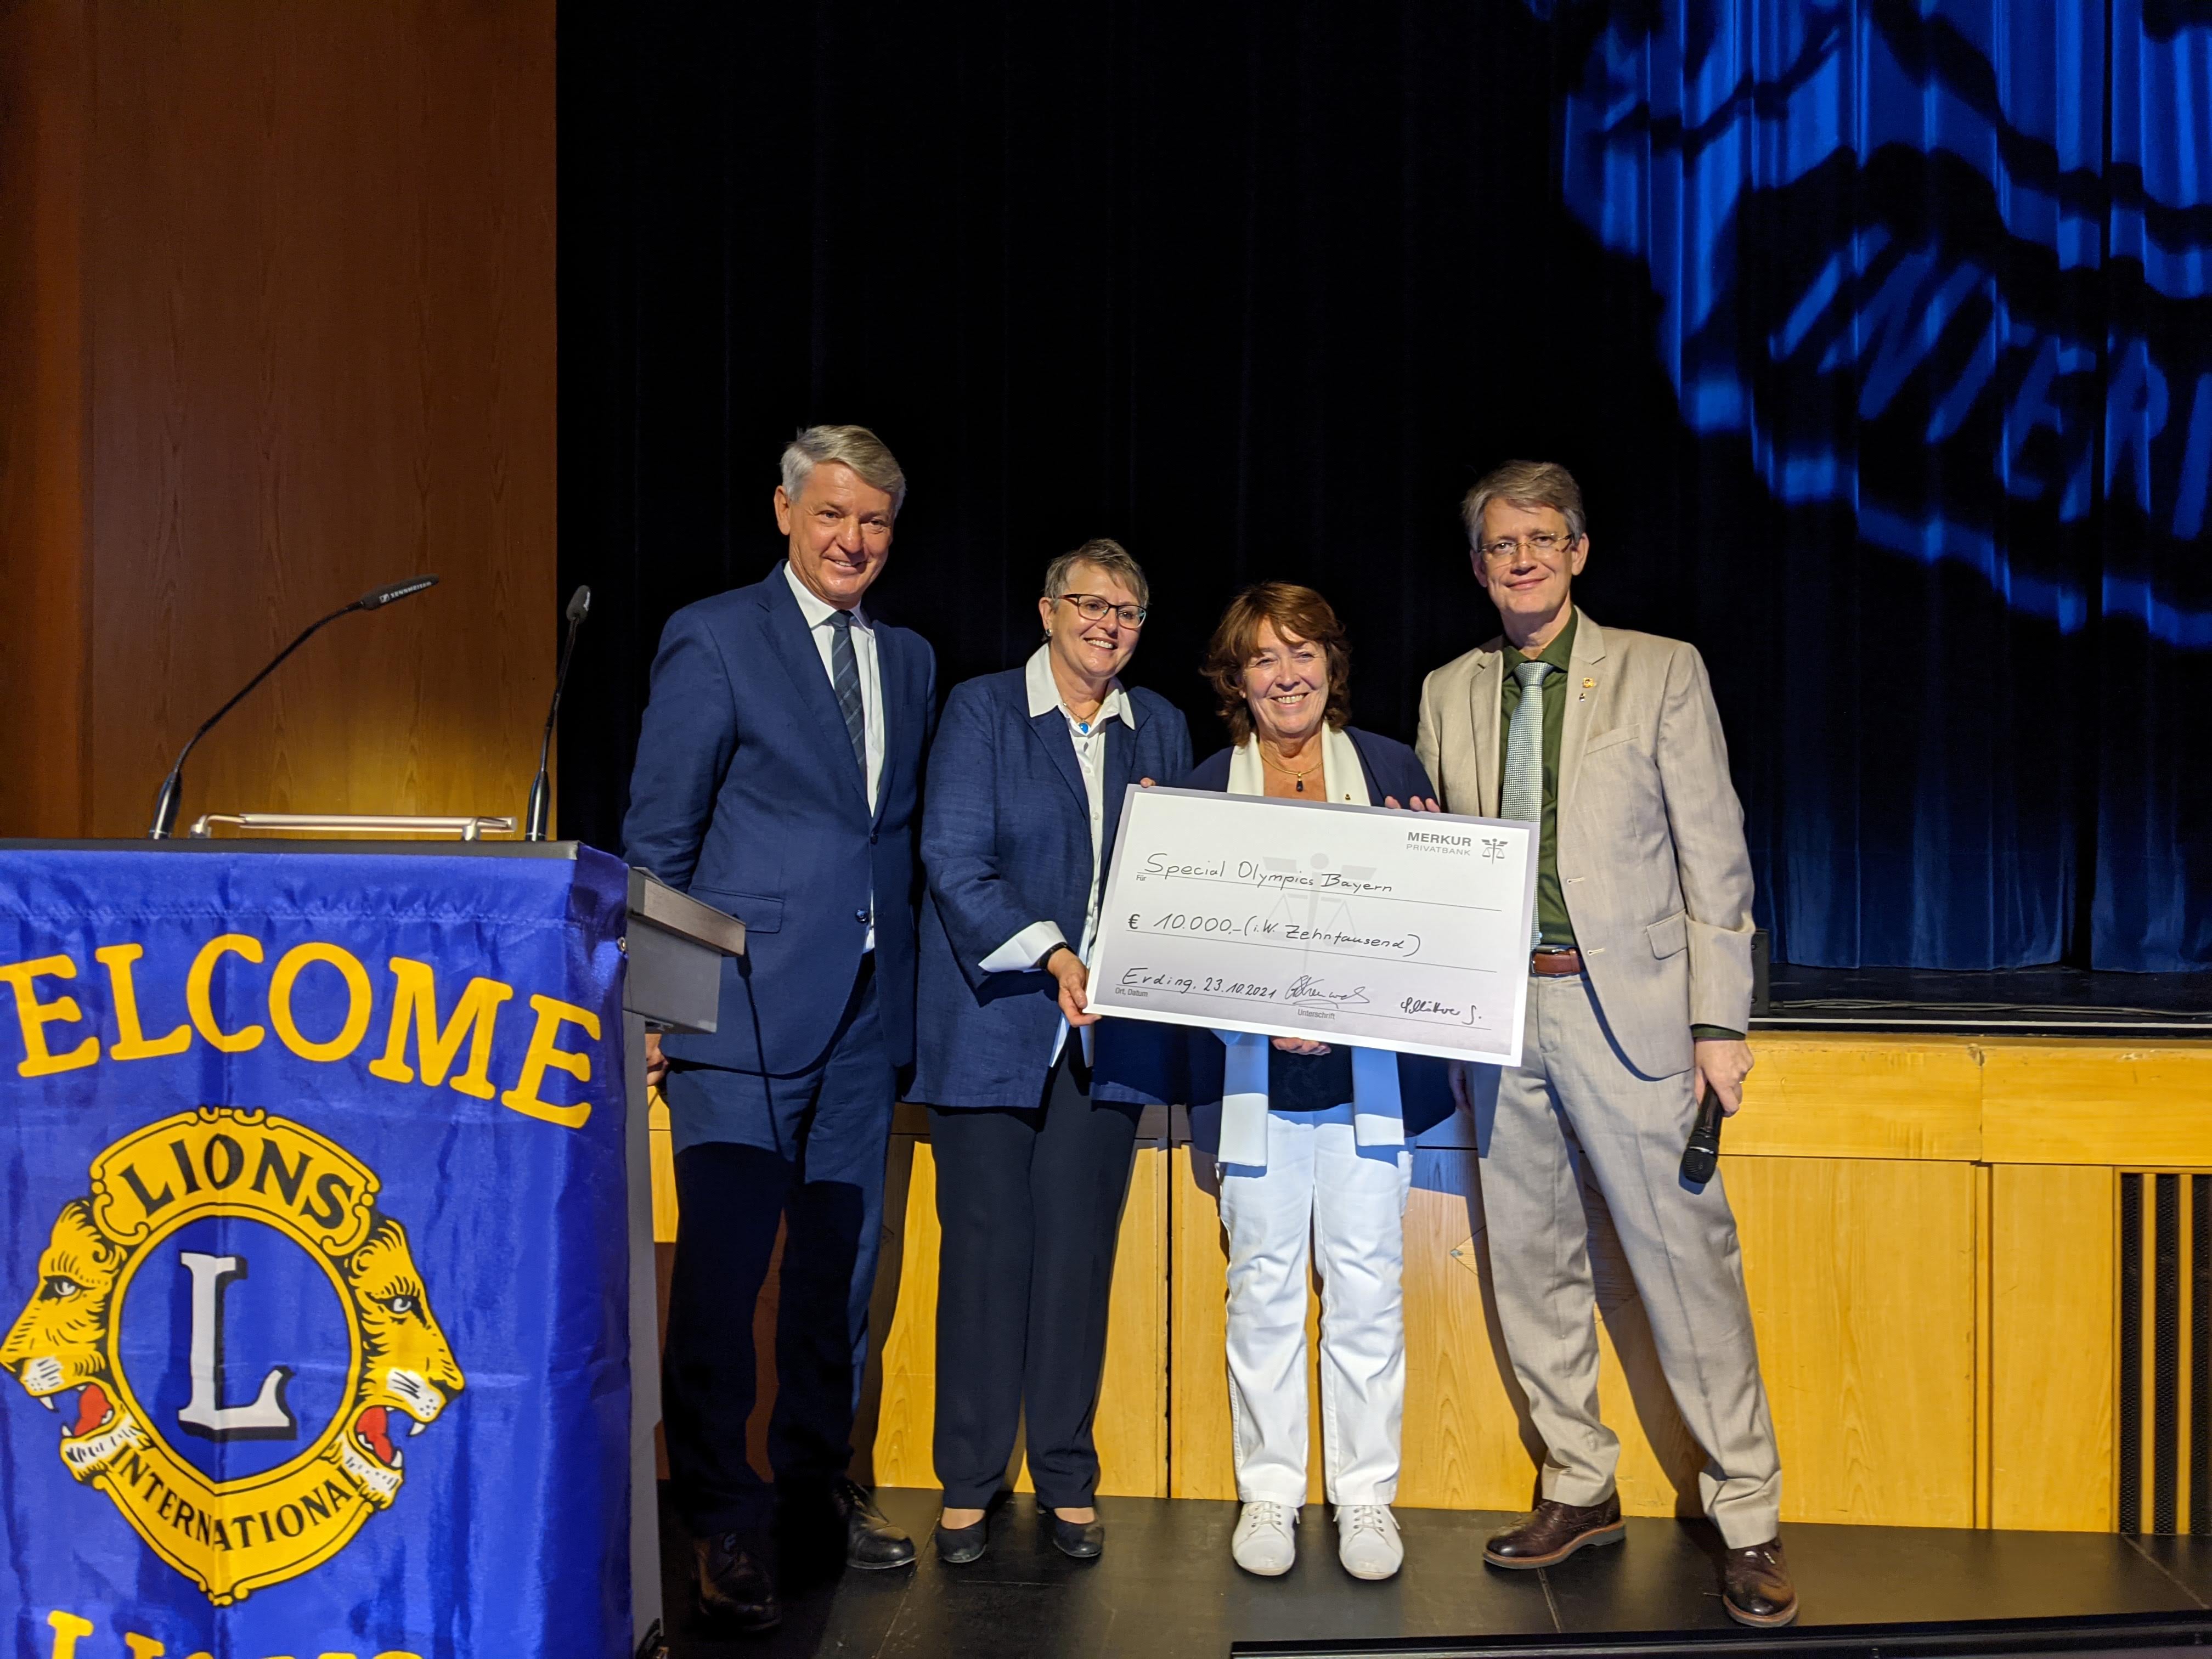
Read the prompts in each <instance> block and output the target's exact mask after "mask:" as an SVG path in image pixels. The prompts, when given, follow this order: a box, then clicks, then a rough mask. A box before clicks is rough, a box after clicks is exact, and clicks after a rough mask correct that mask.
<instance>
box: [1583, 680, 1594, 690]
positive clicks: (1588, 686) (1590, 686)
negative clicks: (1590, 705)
mask: <svg viewBox="0 0 2212 1659" xmlns="http://www.w3.org/2000/svg"><path fill="white" fill-rule="evenodd" d="M1596 689H1597V682H1596V681H1595V680H1584V681H1583V690H1585V691H1594V690H1596Z"/></svg>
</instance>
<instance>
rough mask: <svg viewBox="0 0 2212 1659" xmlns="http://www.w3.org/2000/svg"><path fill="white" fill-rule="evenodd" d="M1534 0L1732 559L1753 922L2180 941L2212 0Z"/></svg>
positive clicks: (2205, 944) (1579, 174)
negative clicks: (1745, 620)
mask: <svg viewBox="0 0 2212 1659" xmlns="http://www.w3.org/2000/svg"><path fill="white" fill-rule="evenodd" d="M1535 10H1536V12H1537V15H1539V16H1541V17H1544V18H1546V19H1547V21H1548V23H1549V24H1550V26H1551V27H1553V30H1554V32H1555V38H1556V39H1557V40H1558V42H1559V48H1560V59H1559V61H1560V77H1561V85H1562V88H1563V90H1564V96H1563V97H1562V98H1561V99H1560V100H1559V122H1560V127H1559V135H1558V137H1559V152H1558V153H1559V157H1560V170H1559V187H1560V191H1561V193H1562V196H1563V197H1564V200H1565V205H1566V207H1567V209H1568V210H1569V211H1570V213H1571V214H1572V215H1573V216H1574V217H1575V218H1576V219H1577V221H1579V222H1580V223H1581V224H1582V225H1583V227H1585V228H1587V229H1588V231H1589V234H1592V235H1593V236H1595V238H1596V240H1598V241H1599V242H1600V243H1601V245H1602V246H1604V248H1605V249H1606V250H1607V251H1608V252H1612V253H1614V254H1616V255H1620V256H1625V257H1626V258H1631V259H1632V260H1634V261H1637V262H1639V263H1640V264H1641V265H1642V266H1643V267H1644V270H1647V271H1648V273H1649V278H1650V285H1651V289H1652V295H1653V300H1654V303H1655V305H1656V307H1657V313H1658V317H1659V322H1658V327H1657V336H1658V337H1657V342H1656V344H1657V349H1658V354H1659V356H1660V358H1661V360H1662V363H1663V366H1664V367H1665V368H1666V370H1667V372H1668V375H1669V376H1670V378H1671V379H1672V380H1673V383H1674V391H1675V395H1676V397H1677V398H1678V399H1679V403H1680V413H1681V418H1682V420H1683V422H1685V423H1686V426H1687V427H1688V428H1690V429H1691V431H1692V433H1694V434H1695V435H1696V449H1697V452H1698V454H1699V464H1698V467H1697V477H1696V478H1695V479H1694V481H1693V482H1692V483H1690V484H1689V485H1687V486H1686V498H1685V499H1684V500H1682V501H1680V502H1678V503H1677V504H1676V506H1677V509H1678V511H1679V512H1680V513H1682V514H1683V515H1685V518H1686V526H1687V528H1686V530H1685V531H1684V532H1683V535H1684V538H1685V539H1686V540H1688V541H1692V542H1694V541H1697V540H1699V538H1711V537H1714V536H1725V537H1727V538H1729V541H1730V542H1731V545H1730V546H1729V547H1727V548H1725V549H1722V550H1717V551H1706V552H1703V553H1701V554H1699V556H1697V557H1696V559H1695V561H1694V562H1693V565H1692V568H1693V569H1694V570H1695V571H1696V572H1697V573H1699V574H1700V575H1701V576H1702V577H1704V578H1705V579H1707V580H1729V581H1732V582H1738V583H1744V582H1748V583H1751V584H1753V585H1759V586H1763V587H1764V590H1765V595H1766V599H1767V603H1766V605H1765V609H1764V613H1763V614H1764V618H1765V637H1764V638H1762V639H1759V640H1758V641H1744V642H1743V648H1744V649H1745V650H1746V651H1747V653H1750V654H1751V655H1752V656H1753V657H1754V658H1756V659H1758V660H1759V662H1760V663H1761V664H1762V665H1763V668H1764V679H1765V684H1766V685H1767V687H1768V688H1769V690H1768V692H1767V695H1768V696H1770V697H1771V699H1772V703H1771V708H1769V709H1768V711H1767V713H1766V714H1765V717H1762V718H1760V719H1759V720H1754V721H1752V722H1749V723H1748V724H1749V731H1748V732H1744V731H1743V730H1741V725H1742V723H1740V725H1739V736H1738V744H1739V748H1740V750H1741V745H1742V744H1743V741H1744V738H1745V736H1746V735H1749V736H1750V737H1751V738H1752V740H1753V742H1754V743H1756V744H1759V752H1756V753H1741V752H1740V753H1739V756H1738V769H1739V774H1740V775H1741V776H1742V777H1743V778H1744V779H1745V781H1746V783H1747V791H1746V793H1747V796H1748V797H1749V802H1748V804H1749V806H1750V809H1751V818H1752V822H1753V835H1754V841H1755V847H1754V854H1755V856H1756V857H1757V859H1758V860H1759V863H1760V865H1761V869H1760V878H1761V879H1760V888H1761V892H1762V900H1763V903H1764V905H1765V907H1766V918H1765V919H1766V920H1767V921H1769V922H1770V924H1771V927H1773V929H1774V930H1775V933H1776V945H1777V954H1778V957H1781V958H1782V959H1784V960H1787V961H1790V962H1796V963H1805V964H1809V965H1820V966H1855V965H1871V964H1902V965H1911V966H1918V967H1936V968H1957V969H1984V968H1993V967H2011V966H2020V965H2025V964H2030V963H2046V962H2052V961H2057V960H2059V959H2061V958H2062V957H2065V958H2069V959H2072V960H2075V961H2077V962H2078V961H2082V960H2087V961H2088V962H2089V963H2091V964H2092V965H2094V966H2097V967H2100V968H2115V969H2137V970H2172V969H2186V968H2191V967H2201V966H2203V965H2205V964H2207V963H2212V805H2208V791H2207V783H2206V778H2207V773H2208V769H2212V766H2209V765H2208V763H2212V743H2208V742H2207V740H2206V738H2205V735H2204V733H2205V731H2206V728H2207V726H2208V723H2212V568H2208V563H2207V559H2206V554H2207V552H2208V550H2212V541H2208V536H2207V531H2208V518H2212V513H2208V504H2207V489H2208V474H2209V473H2212V7H2208V6H2207V5H2205V4H2204V3H2203V0H2163V3H2160V0H2112V3H2111V4H2110V5H2109V6H2107V5H2105V4H2102V3H2099V4H2083V3H2081V0H1936V3H1926V4H1915V3H1910V0H1864V3H1856V4H1844V5H1840V6H1834V7H1820V6H1814V5H1799V4H1788V3H1778V0H1656V3H1649V4H1644V5H1641V6H1626V5H1623V6H1618V7H1613V8H1610V9H1603V10H1600V9H1579V10H1577V9H1563V10H1561V11H1560V12H1559V13H1558V14H1557V15H1553V12H1552V10H1551V9H1550V8H1549V7H1548V6H1544V5H1538V6H1537V7H1536V8H1535ZM1709 648H1710V647H1709Z"/></svg>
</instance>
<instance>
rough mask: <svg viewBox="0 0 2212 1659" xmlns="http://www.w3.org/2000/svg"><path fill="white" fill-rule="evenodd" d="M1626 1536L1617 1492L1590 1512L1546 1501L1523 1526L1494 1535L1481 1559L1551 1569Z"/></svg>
mask: <svg viewBox="0 0 2212 1659" xmlns="http://www.w3.org/2000/svg"><path fill="white" fill-rule="evenodd" d="M1625 1536H1626V1533H1625V1532H1624V1530H1623V1528H1622V1527H1621V1524H1620V1493H1618V1492H1615V1493H1614V1494H1613V1496H1612V1497H1610V1498H1607V1499H1606V1500H1605V1502H1603V1503H1602V1504H1592V1505H1590V1506H1589V1508H1588V1509H1583V1508H1578V1507H1577V1506H1576V1505H1575V1504H1559V1503H1554V1502H1553V1500H1552V1499H1551V1498H1546V1499H1544V1500H1543V1502H1541V1504H1537V1505H1536V1508H1535V1510H1534V1513H1532V1514H1531V1515H1530V1516H1528V1519H1527V1520H1525V1521H1523V1522H1521V1524H1520V1525H1518V1526H1516V1527H1508V1528H1506V1529H1505V1530H1504V1532H1501V1533H1498V1534H1495V1535H1494V1536H1492V1539H1491V1541H1489V1542H1488V1543H1487V1544H1485V1545H1484V1546H1483V1547H1482V1559H1484V1560H1486V1561H1487V1562H1489V1563H1490V1565H1492V1566H1493V1567H1548V1566H1550V1565H1553V1563H1555V1562H1559V1561H1564V1560H1565V1559H1567V1558H1568V1557H1569V1556H1571V1555H1572V1554H1573V1553H1575V1552H1576V1551H1577V1550H1578V1549H1580V1548H1582V1547H1583V1545H1585V1544H1618V1543H1619V1542H1620V1541H1621V1539H1622V1538H1623V1537H1625Z"/></svg>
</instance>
